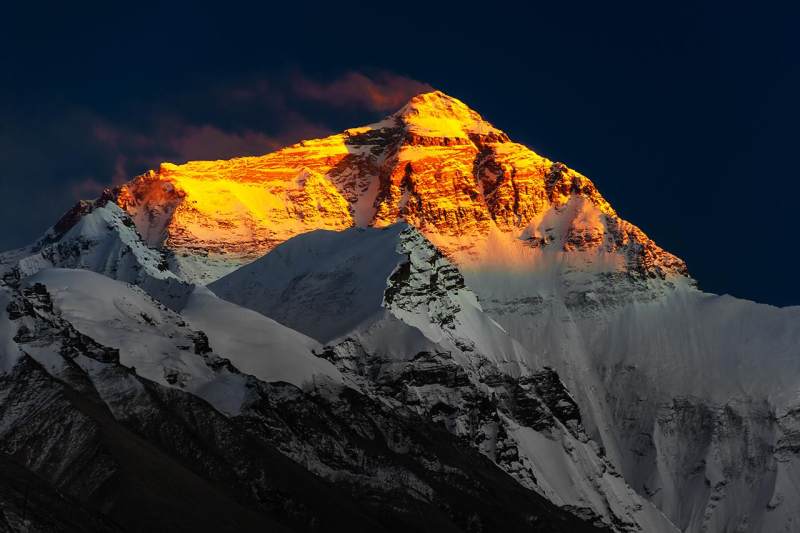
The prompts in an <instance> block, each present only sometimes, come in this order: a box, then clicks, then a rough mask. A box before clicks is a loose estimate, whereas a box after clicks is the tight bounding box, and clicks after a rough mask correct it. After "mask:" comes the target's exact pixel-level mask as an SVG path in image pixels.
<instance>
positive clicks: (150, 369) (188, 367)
mask: <svg viewBox="0 0 800 533" xmlns="http://www.w3.org/2000/svg"><path fill="white" fill-rule="evenodd" d="M25 283H26V284H27V285H32V284H34V283H42V284H43V285H45V286H46V287H47V290H48V292H49V293H50V295H51V297H52V299H53V305H54V308H55V309H57V310H58V312H59V313H60V314H61V316H62V317H63V318H64V319H65V320H67V321H68V322H70V323H71V324H72V325H73V326H74V327H75V328H76V329H77V330H78V331H80V332H81V333H83V334H85V335H88V336H89V337H91V338H93V339H94V340H96V341H97V342H99V343H100V344H103V345H105V346H108V347H111V348H117V349H119V352H120V363H121V364H122V365H124V366H128V367H133V368H135V371H136V373H137V374H138V375H140V376H142V377H144V378H147V379H149V380H151V381H155V382H157V383H160V384H161V385H164V386H167V387H175V386H180V385H176V384H172V383H170V382H169V381H167V379H166V375H167V373H168V372H176V373H178V375H179V376H180V381H179V383H181V382H183V383H184V386H182V387H181V388H183V389H184V390H186V391H188V392H191V393H193V394H196V395H197V396H200V397H201V398H203V399H205V400H207V401H209V402H210V403H212V405H214V406H215V407H216V408H217V409H219V410H220V411H222V412H224V413H227V414H236V413H237V412H238V410H239V407H240V405H241V400H242V399H243V398H244V391H245V376H243V375H238V374H231V373H229V372H228V371H227V370H221V371H215V370H213V369H212V368H211V367H210V366H208V365H207V364H206V360H205V359H204V358H203V357H202V356H200V355H198V354H196V353H195V352H194V343H193V340H192V338H191V335H192V333H193V332H192V331H191V330H189V329H188V328H186V327H185V325H184V324H183V321H182V319H181V318H180V317H179V316H178V315H177V314H175V313H174V312H172V311H170V310H169V309H167V308H166V307H164V306H163V305H161V304H159V303H158V302H156V301H154V300H153V299H152V298H151V297H150V296H148V295H147V294H146V293H144V292H143V291H142V290H141V289H139V288H137V287H133V286H131V285H128V284H126V283H122V282H119V281H116V280H112V279H111V278H108V277H106V276H103V275H100V274H96V273H94V272H90V271H88V270H72V269H47V270H42V271H41V272H39V273H37V274H36V275H34V276H32V277H30V278H28V279H27V280H25Z"/></svg>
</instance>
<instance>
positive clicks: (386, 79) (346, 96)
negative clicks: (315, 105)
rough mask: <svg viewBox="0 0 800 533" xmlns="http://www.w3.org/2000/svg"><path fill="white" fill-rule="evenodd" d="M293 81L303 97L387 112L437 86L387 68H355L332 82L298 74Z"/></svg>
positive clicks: (343, 105) (335, 104)
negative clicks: (374, 71) (373, 70)
mask: <svg viewBox="0 0 800 533" xmlns="http://www.w3.org/2000/svg"><path fill="white" fill-rule="evenodd" d="M293 81H294V83H293V89H294V90H295V92H296V94H297V96H299V97H301V98H305V99H308V100H312V101H315V102H322V103H325V104H328V105H332V106H341V107H361V108H365V109H369V110H371V111H384V112H386V111H395V110H397V109H398V108H400V107H401V106H402V105H403V104H405V103H406V101H408V100H409V99H410V98H411V97H412V96H415V95H417V94H420V93H423V92H429V91H432V90H433V87H431V86H430V85H429V84H427V83H425V82H421V81H417V80H414V79H411V78H408V77H405V76H401V75H399V74H394V73H392V72H386V71H382V72H379V73H377V74H375V75H373V76H367V75H366V74H363V73H361V72H355V71H351V72H347V73H345V74H344V75H342V76H341V77H339V78H337V79H335V80H332V81H328V82H318V81H314V80H312V79H310V78H308V77H305V76H303V75H300V74H295V76H294V80H293Z"/></svg>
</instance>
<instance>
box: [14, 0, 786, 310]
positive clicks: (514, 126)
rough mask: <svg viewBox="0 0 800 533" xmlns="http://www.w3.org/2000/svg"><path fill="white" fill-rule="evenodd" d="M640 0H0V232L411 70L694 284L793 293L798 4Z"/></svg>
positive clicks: (294, 121) (367, 102)
mask: <svg viewBox="0 0 800 533" xmlns="http://www.w3.org/2000/svg"><path fill="white" fill-rule="evenodd" d="M655 4H656V3H653V2H636V3H603V2H591V3H588V2H587V3H585V4H583V3H577V2H546V3H543V4H541V5H536V3H533V2H531V3H524V4H523V3H520V4H517V5H512V4H509V3H506V2H485V1H484V2H481V3H475V4H470V3H467V2H458V3H449V4H448V3H444V2H425V3H403V2H371V3H360V2H325V3H319V4H314V3H311V2H286V3H285V5H274V4H273V3H271V2H263V3H261V4H260V5H245V4H238V3H236V2H225V3H222V2H217V3H216V4H214V5H203V4H201V3H193V4H183V5H179V4H173V6H171V7H168V8H165V7H157V6H148V5H147V4H146V3H136V4H135V5H134V4H122V3H114V2H107V3H106V4H103V5H97V6H92V5H88V4H84V5H83V6H82V7H75V6H72V5H66V3H65V4H64V5H57V4H54V5H48V4H47V3H37V4H36V5H34V6H28V7H14V8H9V7H5V8H4V12H3V16H2V17H0V45H2V47H1V48H0V59H2V68H0V195H2V198H3V203H2V209H0V227H2V228H3V229H2V231H0V248H9V247H13V246H18V245H22V244H24V243H27V242H29V241H31V240H33V239H34V238H36V237H37V236H38V235H39V234H41V232H42V231H44V229H45V228H46V227H47V226H49V225H50V224H51V223H52V222H53V221H54V220H55V219H56V218H57V217H58V216H59V214H60V213H61V212H63V211H64V210H65V209H67V208H68V207H69V206H70V205H71V204H72V203H73V202H74V201H75V199H76V198H78V197H80V196H90V197H91V196H93V195H94V194H95V193H96V192H97V190H98V189H99V188H100V187H102V186H103V185H106V184H110V183H112V182H114V181H117V182H119V181H120V180H122V179H123V178H125V177H129V176H132V175H134V174H136V173H139V172H142V171H144V170H146V169H147V168H149V167H151V166H154V165H157V164H158V163H159V162H160V161H161V160H162V159H168V160H174V161H179V160H181V159H182V158H183V159H185V158H198V157H209V158H210V157H228V156H233V155H242V154H245V153H259V152H266V151H269V150H270V149H272V148H274V147H275V146H278V145H280V144H282V143H288V142H292V141H296V140H299V139H300V138H302V137H307V136H311V135H318V134H322V133H325V132H328V131H337V130H340V129H343V128H345V127H349V126H353V125H356V124H360V123H364V122H368V121H370V120H372V119H375V118H377V117H380V116H383V115H384V114H386V112H387V111H390V110H391V107H392V106H393V105H394V102H395V101H396V100H397V99H398V98H400V97H401V96H402V97H405V94H406V93H409V92H413V91H414V90H415V89H416V88H418V87H422V86H424V85H423V84H429V85H431V86H433V87H436V88H438V89H441V90H443V91H445V92H447V93H449V94H451V95H453V96H456V97H458V98H460V99H462V100H464V101H465V102H466V103H467V104H469V105H470V106H471V107H473V108H474V109H476V110H478V111H479V112H480V113H481V114H482V115H483V116H484V117H485V118H487V119H488V120H490V121H491V122H493V123H494V124H495V125H497V126H498V127H500V128H502V129H503V130H505V131H507V132H508V133H509V134H510V135H511V137H512V138H514V139H515V140H518V141H520V142H523V143H525V144H527V145H529V146H530V147H532V148H533V149H535V150H537V151H538V152H540V153H542V154H543V155H546V156H548V157H551V158H553V159H558V160H561V161H564V162H566V163H567V164H569V165H570V166H572V167H573V168H576V169H577V170H579V171H581V172H583V173H585V174H587V175H588V176H589V177H590V178H592V179H593V180H594V181H595V183H596V184H597V185H598V187H599V188H600V190H601V191H602V192H603V194H604V195H605V196H606V197H607V198H608V199H609V201H610V202H611V203H612V205H614V206H615V208H616V209H617V210H618V211H619V212H620V214H622V216H623V217H625V218H627V219H628V220H630V221H632V222H634V223H635V224H637V225H639V226H640V227H641V228H642V229H643V230H644V231H645V232H647V233H648V234H649V235H651V236H652V237H653V238H655V239H656V241H657V242H659V243H660V244H661V245H662V246H664V247H665V248H667V249H669V250H670V251H672V252H674V253H676V254H677V255H679V256H681V257H683V258H684V259H685V260H686V261H687V263H688V265H689V269H690V271H691V272H692V273H693V275H694V276H695V277H696V278H697V279H698V280H699V282H700V286H701V287H702V288H704V289H706V290H709V291H713V292H719V293H731V294H734V295H736V296H740V297H745V298H750V299H754V300H758V301H762V302H767V303H773V304H776V305H789V304H800V283H798V274H797V272H798V267H797V265H798V262H799V261H800V251H798V245H797V240H798V235H800V224H798V218H797V217H798V215H797V213H798V207H797V206H798V198H799V197H800V165H799V164H798V162H797V161H796V160H795V159H796V157H795V156H796V154H797V153H798V148H797V144H798V141H799V140H800V133H799V132H798V128H800V104H799V103H798V95H800V59H798V58H799V57H800V54H798V52H800V37H798V35H799V33H798V31H797V28H798V26H799V25H800V17H798V15H799V14H800V13H798V10H797V8H794V7H789V3H788V2H787V3H786V5H784V6H781V5H780V4H769V3H764V2H759V3H753V4H752V5H751V6H749V7H745V6H744V5H742V6H736V5H734V4H732V3H727V4H722V3H719V4H711V3H697V4H693V5H689V4H678V3H674V2H663V3H658V5H655ZM362 87H363V88H365V89H369V91H364V92H360V91H359V90H360V89H361V88H362ZM366 93H370V94H373V97H371V98H368V97H366V96H364V94H366ZM376 94H377V96H374V95H376Z"/></svg>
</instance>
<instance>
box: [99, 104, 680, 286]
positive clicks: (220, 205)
mask: <svg viewBox="0 0 800 533" xmlns="http://www.w3.org/2000/svg"><path fill="white" fill-rule="evenodd" d="M115 198H116V202H117V203H118V205H119V206H120V207H122V208H123V209H124V210H126V211H127V212H128V213H129V214H130V215H131V216H132V217H133V218H134V220H135V221H136V225H137V228H138V229H139V231H140V233H141V234H142V235H143V237H144V238H145V240H146V241H147V242H148V243H149V244H150V245H155V246H157V245H164V246H166V247H167V248H168V249H171V250H173V251H174V252H176V255H177V257H179V258H180V257H185V258H188V260H189V262H191V259H195V258H197V256H203V257H204V258H205V259H204V260H203V261H206V262H208V261H213V260H214V258H215V257H217V258H218V257H220V256H224V257H225V258H226V259H227V260H228V261H230V262H231V263H233V264H237V265H238V264H241V263H244V262H247V261H249V260H250V259H253V258H255V257H257V256H261V255H263V254H264V253H266V252H267V251H269V250H271V249H272V248H274V247H275V246H276V245H277V244H279V243H281V242H283V241H285V240H286V239H288V238H290V237H292V236H294V235H297V234H300V233H304V232H306V231H309V230H312V229H333V230H340V229H344V228H346V227H350V226H378V227H381V226H386V225H389V224H392V223H394V222H396V221H398V220H406V221H407V222H409V223H410V224H412V225H414V226H416V227H417V228H419V229H421V230H422V231H423V233H424V234H425V235H426V236H427V237H428V238H430V239H431V240H432V241H433V242H434V243H436V244H437V246H439V247H440V248H442V249H443V250H444V251H445V252H446V253H448V254H450V255H454V256H458V255H459V254H462V255H463V257H462V262H463V261H472V260H478V261H484V260H486V259H488V258H487V257H483V255H484V250H485V249H486V246H485V243H486V241H487V239H490V238H493V237H492V236H494V238H496V237H497V236H498V235H499V236H501V237H502V238H503V239H506V240H509V241H510V242H513V243H514V246H516V245H524V246H525V247H526V248H529V249H531V250H532V252H531V253H538V252H541V253H546V254H549V255H552V254H558V255H561V254H562V253H566V254H568V255H576V254H583V255H585V256H587V257H589V258H590V259H592V260H593V262H597V260H598V258H602V259H601V260H599V262H600V263H602V265H603V267H602V268H604V269H606V270H613V271H624V272H625V273H627V274H631V275H634V276H636V277H645V278H653V277H658V278H665V277H669V276H673V275H685V274H686V267H685V265H684V263H683V262H682V261H681V260H680V259H678V258H677V257H675V256H673V255H672V254H669V253H668V252H665V251H664V250H662V249H661V248H660V247H659V246H657V245H656V244H655V243H654V242H653V241H652V240H650V239H649V238H648V237H647V236H646V235H645V234H644V233H643V232H642V231H641V230H639V229H638V228H637V227H636V226H634V225H632V224H630V223H628V222H626V221H624V220H622V219H621V218H620V217H619V216H618V215H617V214H616V212H615V211H614V209H613V208H612V207H611V206H610V205H609V204H608V202H607V201H606V200H605V199H604V198H603V197H602V195H601V194H600V193H599V192H598V190H597V188H596V187H595V186H594V184H593V183H592V182H591V181H590V180H589V179H588V178H586V177H585V176H583V175H581V174H580V173H578V172H575V171H574V170H571V169H569V168H567V167H566V166H565V165H563V164H561V163H556V162H552V161H550V160H548V159H546V158H544V157H541V156H539V155H538V154H536V153H534V152H533V151H531V150H530V149H528V148H526V147H525V146H523V145H521V144H518V143H514V142H512V141H511V140H510V139H509V137H508V135H506V134H505V133H504V132H502V131H500V130H499V129H497V128H495V127H494V126H492V125H491V124H489V123H488V122H487V121H485V120H483V118H481V116H480V115H478V114H477V113H476V112H475V111H473V110H471V109H470V108H469V107H467V106H466V105H465V104H463V103H462V102H460V101H459V100H456V99H455V98H451V97H449V96H447V95H445V94H443V93H441V92H438V91H436V92H431V93H427V94H421V95H419V96H416V97H414V98H413V99H412V100H410V101H409V102H408V104H406V105H405V106H404V107H403V108H402V109H400V110H399V111H398V112H396V113H394V114H393V115H390V116H389V117H387V118H385V119H384V120H382V121H380V122H378V123H375V124H371V125H369V126H364V127H360V128H353V129H349V130H346V131H344V132H342V133H340V134H337V135H332V136H330V137H327V138H324V139H315V140H310V141H303V142H300V143H298V144H296V145H294V146H290V147H288V148H284V149H282V150H279V151H277V152H274V153H271V154H267V155H265V156H260V157H243V158H237V159H232V160H228V161H194V162H189V163H186V164H184V165H173V164H169V163H164V164H162V165H161V167H160V168H159V170H158V171H150V172H148V173H146V174H144V175H142V176H139V177H137V178H135V179H134V180H133V181H131V182H130V183H128V184H126V185H124V186H122V187H120V188H119V189H118V190H117V191H115ZM209 256H210V257H211V259H208V257H209ZM184 263H186V261H184ZM184 270H191V272H189V274H194V273H197V274H198V276H199V279H201V280H203V281H210V280H212V279H214V278H215V277H218V275H217V274H216V273H215V272H212V271H211V270H210V269H208V268H200V269H199V270H198V269H192V268H188V267H185V268H184ZM182 273H183V274H184V275H186V274H187V272H186V271H184V272H182ZM198 276H195V277H198ZM190 277H192V276H191V275H190Z"/></svg>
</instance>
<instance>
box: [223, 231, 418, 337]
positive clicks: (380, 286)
mask: <svg viewBox="0 0 800 533" xmlns="http://www.w3.org/2000/svg"><path fill="white" fill-rule="evenodd" d="M404 227H405V226H402V225H397V226H392V227H389V228H385V229H372V228H369V229H364V228H355V229H351V230H347V231H343V232H332V231H326V230H317V231H312V232H309V233H305V234H302V235H299V236H297V237H294V238H292V239H290V240H289V241H287V242H285V243H283V244H281V245H279V246H277V247H276V248H275V249H274V250H272V252H270V253H268V254H267V255H265V256H264V257H262V258H261V259H259V260H257V261H254V262H253V263H251V264H249V265H246V266H244V267H242V268H240V269H239V270H237V271H235V272H233V273H231V274H229V275H228V276H225V277H224V278H222V279H220V280H218V281H216V282H214V283H212V284H211V285H209V288H210V289H211V290H212V291H213V292H214V293H215V294H217V295H218V296H220V297H222V298H224V299H226V300H229V301H232V302H234V303H237V304H239V305H241V306H243V307H247V308H249V309H253V310H255V311H258V312H259V313H262V314H264V315H266V316H269V317H272V318H274V319H275V320H277V321H278V322H281V323H282V324H285V325H287V326H289V327H291V328H293V329H296V330H298V331H301V332H303V333H305V334H306V335H309V336H310V337H312V338H314V339H317V340H318V341H320V342H323V343H324V342H328V341H330V340H332V339H335V338H337V337H339V336H341V335H343V334H345V333H347V332H348V331H350V330H352V329H354V328H356V326H358V325H359V324H360V323H361V322H363V321H364V320H366V319H367V318H369V317H370V316H372V315H374V314H375V313H377V312H379V311H380V310H381V302H382V300H383V291H384V289H385V288H386V280H387V279H388V278H389V275H391V273H392V272H393V271H394V269H395V268H396V267H397V265H398V264H399V263H400V261H401V260H402V259H403V257H402V255H400V254H399V253H398V252H397V251H396V247H397V237H398V235H399V233H400V232H401V231H402V230H403V229H404Z"/></svg>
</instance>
